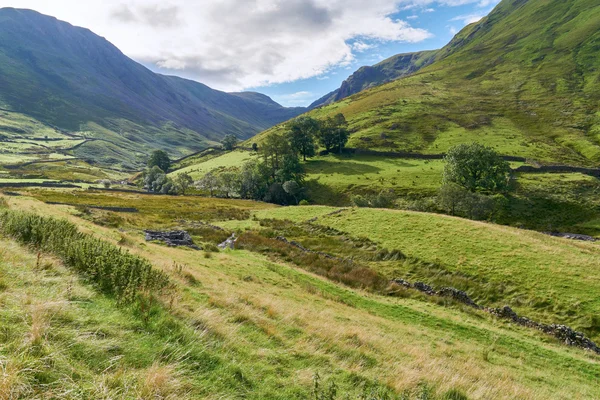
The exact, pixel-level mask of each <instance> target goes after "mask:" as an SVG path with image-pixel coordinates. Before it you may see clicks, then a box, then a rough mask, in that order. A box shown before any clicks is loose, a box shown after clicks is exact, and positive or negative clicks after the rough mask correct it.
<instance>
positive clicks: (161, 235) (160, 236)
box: [144, 231, 202, 250]
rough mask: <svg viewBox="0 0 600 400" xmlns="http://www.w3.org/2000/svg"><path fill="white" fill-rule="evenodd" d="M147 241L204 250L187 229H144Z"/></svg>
mask: <svg viewBox="0 0 600 400" xmlns="http://www.w3.org/2000/svg"><path fill="white" fill-rule="evenodd" d="M144 233H145V234H146V241H159V242H163V243H165V244H166V245H167V246H172V247H178V246H185V247H189V248H192V249H195V250H202V249H201V248H200V247H198V246H196V245H195V244H194V241H193V240H192V237H191V236H190V234H189V233H187V232H186V231H166V232H162V231H144Z"/></svg>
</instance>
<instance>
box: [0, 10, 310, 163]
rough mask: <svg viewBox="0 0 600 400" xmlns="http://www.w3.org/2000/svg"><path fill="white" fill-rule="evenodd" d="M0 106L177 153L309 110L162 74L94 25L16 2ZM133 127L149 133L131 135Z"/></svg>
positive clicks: (0, 61)
mask: <svg viewBox="0 0 600 400" xmlns="http://www.w3.org/2000/svg"><path fill="white" fill-rule="evenodd" d="M0 106H1V107H2V108H5V109H8V110H11V111H14V112H18V113H23V114H26V115H28V116H30V117H33V118H35V119H37V120H39V121H41V122H43V123H45V124H49V125H52V126H55V127H58V128H61V129H64V130H67V131H72V132H74V131H82V130H94V131H96V133H98V134H99V136H101V138H103V139H106V140H110V141H111V143H112V144H114V145H116V146H117V147H121V148H122V147H123V146H126V147H133V148H135V147H138V148H139V147H140V144H142V143H143V144H142V148H143V147H146V146H148V147H149V148H152V147H167V149H172V150H173V151H174V152H175V153H176V154H182V153H185V152H186V151H188V152H191V150H200V149H202V148H205V147H206V146H207V145H208V144H210V142H214V141H219V140H220V139H221V138H222V137H223V136H224V135H225V134H229V133H232V134H235V135H236V136H238V137H240V138H249V137H251V136H252V135H254V134H256V133H257V132H259V131H261V130H264V129H267V128H269V127H271V126H273V125H274V124H277V123H279V122H282V121H284V120H287V119H289V118H292V117H294V116H295V115H298V114H299V113H301V112H302V111H304V109H302V108H292V109H288V108H284V107H282V106H281V105H279V104H277V103H275V102H274V101H272V100H271V99H269V98H268V97H266V96H263V95H259V94H256V93H250V94H245V93H235V94H229V93H224V92H221V91H217V90H213V89H211V88H209V87H208V86H206V85H203V84H201V83H198V82H194V81H190V80H186V79H181V78H177V77H172V76H164V75H160V74H155V73H153V72H152V71H150V70H148V69H147V68H145V67H144V66H142V65H140V64H138V63H136V62H134V61H133V60H131V59H129V58H128V57H126V56H125V55H124V54H123V53H122V52H121V51H119V49H117V48H116V47H115V46H113V45H112V44H111V43H109V42H108V41H107V40H105V39H104V38H102V37H99V36H97V35H95V34H94V33H92V32H91V31H89V30H87V29H83V28H79V27H74V26H72V25H70V24H68V23H65V22H62V21H59V20H57V19H55V18H53V17H49V16H45V15H42V14H39V13H37V12H35V11H31V10H20V9H14V8H3V9H0ZM90 124H96V125H99V126H100V127H101V128H104V129H107V130H109V131H112V132H116V133H117V134H118V135H120V136H121V137H122V139H125V141H127V140H128V141H129V142H130V143H121V142H116V141H114V140H111V138H109V137H106V135H103V133H102V132H99V131H100V130H101V129H91V128H90ZM134 130H139V131H145V132H147V133H146V134H145V135H140V136H142V137H137V136H138V135H137V134H136V137H135V138H129V139H128V138H127V137H126V133H130V134H131V132H132V131H134ZM131 142H133V143H131ZM109 150H110V149H105V151H104V150H102V149H100V151H99V153H107V152H109ZM88 153H89V154H92V153H93V154H95V156H94V157H92V158H96V159H97V160H98V159H101V157H100V155H99V154H97V153H98V152H95V151H89V152H88ZM84 156H85V157H88V155H86V154H84Z"/></svg>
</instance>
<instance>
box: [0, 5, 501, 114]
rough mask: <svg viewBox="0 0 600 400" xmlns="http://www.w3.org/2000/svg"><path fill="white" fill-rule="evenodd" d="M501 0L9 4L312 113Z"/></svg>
mask: <svg viewBox="0 0 600 400" xmlns="http://www.w3.org/2000/svg"><path fill="white" fill-rule="evenodd" d="M498 2H499V0H162V1H159V0H86V1H81V0H52V1H49V0H0V7H18V8H30V9H34V10H37V11H39V12H42V13H44V14H49V15H53V16H55V17H57V18H59V19H62V20H65V21H67V22H70V23H72V24H74V25H78V26H84V27H86V28H89V29H91V30H92V31H94V32H95V33H97V34H99V35H101V36H104V37H105V38H107V39H108V40H109V41H111V42H112V43H113V44H115V45H116V46H117V47H119V48H120V49H121V50H122V51H123V52H124V53H125V54H126V55H128V56H129V57H131V58H133V59H135V60H136V61H138V62H140V63H142V64H144V65H146V66H147V67H148V68H150V69H152V70H154V71H157V72H161V73H165V74H171V75H178V76H182V77H185V78H189V79H194V80H197V81H200V82H202V83H205V84H207V85H209V86H211V87H213V88H216V89H220V90H226V91H240V90H255V91H259V92H262V93H265V94H268V95H270V96H271V97H273V98H274V99H275V100H276V101H278V102H280V103H282V104H284V105H288V106H305V105H308V104H309V103H311V102H312V101H314V100H316V99H317V98H319V97H321V96H322V95H323V94H325V93H327V92H329V91H331V90H333V89H335V88H337V87H338V86H339V85H340V83H341V82H342V81H343V80H344V79H345V78H347V77H348V75H350V74H351V73H352V72H353V71H354V70H356V69H357V68H358V67H360V66H361V65H372V64H375V63H377V62H379V61H380V60H383V59H385V58H387V57H390V56H392V55H394V54H398V53H403V52H408V51H417V50H424V49H435V48H439V47H441V46H443V45H445V44H446V43H447V42H448V41H449V40H450V39H451V38H452V36H453V35H454V34H455V33H456V32H457V31H458V30H460V29H461V28H463V27H464V26H465V25H466V24H468V23H471V22H474V21H476V20H478V19H480V18H481V17H482V16H484V15H486V14H487V13H489V12H490V11H491V9H492V8H493V7H494V6H495V5H496V4H497V3H498Z"/></svg>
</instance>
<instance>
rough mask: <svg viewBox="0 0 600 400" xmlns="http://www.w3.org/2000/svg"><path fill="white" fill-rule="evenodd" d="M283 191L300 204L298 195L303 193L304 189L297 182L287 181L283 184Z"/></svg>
mask: <svg viewBox="0 0 600 400" xmlns="http://www.w3.org/2000/svg"><path fill="white" fill-rule="evenodd" d="M283 190H285V192H286V193H287V194H289V195H290V196H292V197H293V198H294V200H295V201H296V204H298V195H299V194H300V192H301V191H302V187H301V186H300V185H299V184H298V182H296V181H287V182H285V183H284V184H283Z"/></svg>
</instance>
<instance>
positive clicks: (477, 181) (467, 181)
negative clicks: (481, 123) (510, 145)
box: [437, 143, 511, 219]
mask: <svg viewBox="0 0 600 400" xmlns="http://www.w3.org/2000/svg"><path fill="white" fill-rule="evenodd" d="M445 161H446V165H445V167H444V180H443V185H442V187H441V189H440V191H439V194H438V197H437V205H438V207H439V208H440V209H442V210H443V211H445V212H447V213H448V214H450V215H456V216H461V217H465V218H470V219H493V217H494V215H495V214H497V213H498V212H500V211H501V210H502V209H503V207H504V206H505V204H506V202H507V199H506V197H505V195H506V193H507V192H508V191H509V190H510V187H511V186H510V179H511V174H510V165H509V163H508V162H507V161H505V160H504V159H503V158H502V157H501V156H500V155H499V154H498V153H497V152H496V151H495V150H494V149H492V148H490V147H486V146H483V145H481V144H477V143H472V144H460V145H458V146H455V147H453V148H452V149H450V150H449V151H448V153H447V155H446V158H445Z"/></svg>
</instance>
